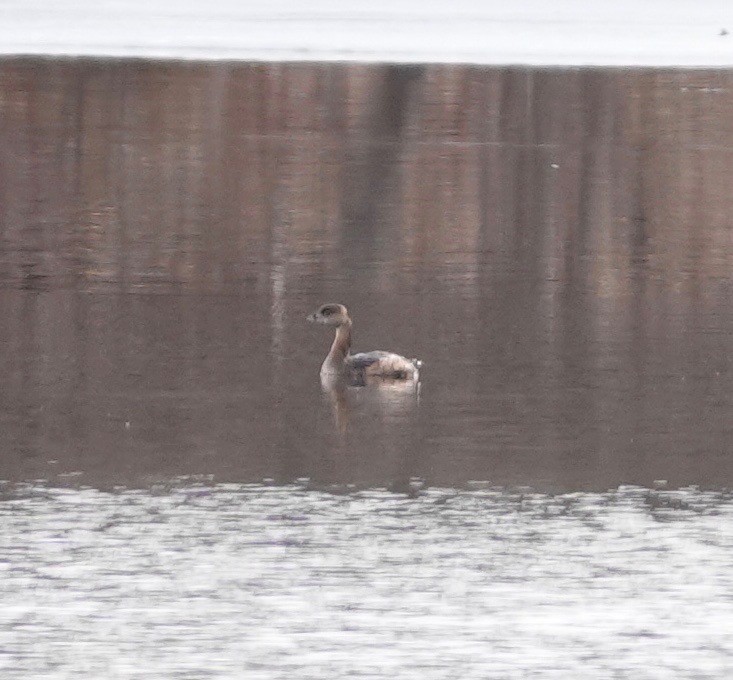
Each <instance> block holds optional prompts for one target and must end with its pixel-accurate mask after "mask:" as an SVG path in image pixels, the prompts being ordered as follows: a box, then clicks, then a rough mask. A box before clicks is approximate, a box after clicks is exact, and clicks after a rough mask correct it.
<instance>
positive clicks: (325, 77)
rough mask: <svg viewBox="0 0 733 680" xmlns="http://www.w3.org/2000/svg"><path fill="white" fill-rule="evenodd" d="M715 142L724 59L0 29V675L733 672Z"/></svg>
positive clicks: (727, 203)
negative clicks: (478, 63) (145, 47)
mask: <svg viewBox="0 0 733 680" xmlns="http://www.w3.org/2000/svg"><path fill="white" fill-rule="evenodd" d="M731 176H733V74H731V73H728V72H722V71H695V72H691V73H690V72H683V71H669V72H667V71H648V70H636V71H613V70H553V69H535V70H529V69H490V68H469V67H441V66H430V67H386V66H355V65H351V66H346V65H328V66H325V65H317V64H315V65H314V64H310V65H306V64H300V65H288V64H280V65H258V66H248V65H241V64H206V65H201V64H176V63H151V62H144V61H120V62H114V61H113V62H94V61H84V60H77V61H73V60H72V61H59V60H39V61H30V60H6V61H3V62H0V318H1V319H2V321H1V322H0V348H1V349H2V351H1V352H0V380H1V381H2V390H1V391H0V480H5V485H4V487H2V498H3V501H2V502H1V503H0V515H1V516H2V521H1V523H0V573H1V574H2V579H0V593H1V594H2V598H3V603H4V606H3V608H2V611H0V669H2V671H3V677H4V678H5V677H7V678H26V677H29V678H53V679H54V680H55V679H56V678H67V677H80V676H85V677H110V678H117V677H119V678H136V677H161V678H192V679H193V678H202V677H216V678H238V677H253V678H260V677H261V678H279V677H282V678H285V677H287V678H293V677H295V678H301V677H303V678H322V677H325V676H326V675H328V676H332V677H365V678H371V677H374V678H377V677H387V676H389V677H393V676H394V677H416V678H417V677H419V678H448V677H451V678H453V677H456V675H457V674H460V675H461V676H462V677H466V678H488V677H491V678H532V677H538V678H539V677H542V678H544V677H552V678H554V677H558V678H560V677H562V678H568V677H571V678H572V677H583V678H634V679H637V678H667V677H674V678H693V677H694V678H716V679H717V678H726V677H729V676H730V675H731V672H733V667H732V666H731V658H733V647H731V642H730V639H729V636H726V635H725V634H724V631H725V628H726V626H725V622H726V621H730V620H731V617H733V596H732V595H731V593H733V583H732V582H731V573H733V535H732V534H731V514H732V513H733V502H732V500H731V496H730V489H731V488H732V487H733V462H732V459H731V453H732V449H733V397H732V396H731V395H733V369H732V367H731V356H732V355H733V302H732V300H733V297H732V295H733V284H732V283H731V271H733V270H732V267H733V229H732V228H731V215H733V192H732V191H731V182H730V178H731ZM323 302H343V303H345V304H347V305H348V306H349V308H350V309H351V312H352V315H353V317H354V323H355V349H357V350H371V349H390V350H394V351H398V352H401V353H404V354H406V355H408V356H417V357H420V358H421V359H423V361H424V362H425V367H424V369H423V371H422V385H421V389H420V393H419V395H418V394H415V393H399V392H386V391H379V390H356V391H353V390H352V391H347V392H343V393H323V392H322V390H321V387H320V384H319V381H318V370H319V366H320V363H321V361H322V360H323V357H324V356H325V353H326V351H327V348H328V344H329V343H330V337H329V334H328V332H327V331H326V330H325V329H322V328H314V327H313V326H311V325H309V324H306V322H305V316H306V314H308V313H309V312H311V311H312V310H313V309H314V308H315V307H316V306H318V305H319V304H320V303H323Z"/></svg>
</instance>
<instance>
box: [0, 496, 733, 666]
mask: <svg viewBox="0 0 733 680" xmlns="http://www.w3.org/2000/svg"><path fill="white" fill-rule="evenodd" d="M0 517H1V519H2V522H1V523H0V526H2V530H0V547H2V550H3V555H4V556H6V559H7V558H8V557H9V558H10V563H4V564H3V566H2V570H3V577H2V580H0V594H1V595H2V599H3V608H2V610H1V611H0V644H1V645H2V648H3V650H4V654H3V656H2V657H0V668H2V670H3V677H4V678H7V679H8V680H16V679H19V678H31V677H32V678H72V677H74V678H76V677H95V678H96V677H105V678H150V677H156V678H238V677H247V678H268V679H270V678H292V677H298V678H313V679H314V680H316V679H319V678H323V677H328V676H338V677H364V678H385V677H396V676H398V677H405V678H425V677H428V678H451V677H456V674H458V673H460V675H461V677H465V678H476V679H483V678H497V679H499V678H501V679H504V678H517V679H519V678H527V677H537V678H568V677H571V678H575V677H583V678H618V677H623V678H626V677H629V678H632V677H633V678H639V679H646V678H649V679H651V678H667V677H674V678H716V679H718V678H726V677H730V672H731V670H733V662H732V661H731V659H733V641H731V637H730V635H729V623H730V617H731V614H732V613H733V601H732V600H731V592H733V588H732V586H733V577H731V574H732V573H733V572H732V571H731V554H732V552H731V548H733V531H732V530H731V527H732V526H733V523H732V520H733V503H732V502H731V498H730V496H729V495H728V496H723V495H719V494H715V493H701V492H695V491H691V490H687V491H679V492H650V491H645V490H640V489H632V488H626V489H620V490H618V491H614V492H609V493H604V494H568V495H564V496H557V497H549V496H543V495H539V494H531V493H524V494H523V493H518V492H506V491H500V490H491V489H483V490H474V491H464V492H455V491H451V490H428V491H426V492H425V493H424V494H422V495H421V496H419V497H418V498H405V497H404V496H398V495H396V494H392V493H389V492H386V491H370V492H358V493H355V494H346V495H335V494H328V493H323V492H318V491H315V490H308V489H306V488H304V487H299V486H289V487H261V486H237V485H221V486H217V487H208V486H205V485H190V484H187V485H180V486H173V487H172V488H171V486H170V485H169V486H167V487H164V488H158V489H153V490H152V492H147V491H146V492H140V491H125V490H118V491H116V492H114V493H108V494H105V493H101V492H99V491H93V490H84V491H69V490H59V489H55V490H54V489H45V490H42V489H38V488H30V489H24V490H22V491H19V492H17V493H16V495H15V496H14V497H11V498H8V497H7V496H6V497H5V499H4V502H3V503H2V504H0ZM3 663H5V666H4V667H3V665H2V664H3Z"/></svg>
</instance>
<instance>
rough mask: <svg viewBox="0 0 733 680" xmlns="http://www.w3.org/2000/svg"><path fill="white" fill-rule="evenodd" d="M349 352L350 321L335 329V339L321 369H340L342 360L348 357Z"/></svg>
mask: <svg viewBox="0 0 733 680" xmlns="http://www.w3.org/2000/svg"><path fill="white" fill-rule="evenodd" d="M350 350H351V320H349V321H347V322H346V323H345V324H342V325H341V326H339V327H338V328H337V329H336V337H335V338H334V339H333V344H332V345H331V351H330V352H329V353H328V356H327V357H326V361H325V362H324V363H323V368H324V369H326V368H332V369H337V368H340V367H341V365H342V364H343V363H344V359H346V357H347V356H349V351H350Z"/></svg>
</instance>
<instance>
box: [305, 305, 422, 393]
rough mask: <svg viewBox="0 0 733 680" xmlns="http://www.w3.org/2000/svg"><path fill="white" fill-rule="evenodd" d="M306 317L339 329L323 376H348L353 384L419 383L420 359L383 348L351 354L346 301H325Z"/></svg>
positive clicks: (331, 378)
mask: <svg viewBox="0 0 733 680" xmlns="http://www.w3.org/2000/svg"><path fill="white" fill-rule="evenodd" d="M307 319H308V321H310V322H312V323H320V324H323V325H325V326H331V327H333V328H335V329H336V337H335V338H334V340H333V344H332V345H331V350H330V351H329V353H328V356H326V360H325V361H324V362H323V365H322V366H321V380H325V381H335V380H345V381H346V382H347V383H348V384H350V385H353V386H364V385H367V384H375V383H379V382H411V383H417V381H418V377H419V368H420V366H421V365H422V362H421V361H419V360H417V359H406V358H405V357H403V356H400V355H399V354H395V353H394V352H384V351H381V350H376V351H373V352H362V353H360V354H351V327H352V322H351V317H350V316H349V311H348V310H347V309H346V307H345V306H344V305H340V304H333V303H331V304H326V305H322V306H321V307H319V308H318V309H317V310H316V311H315V312H313V314H310V315H309V316H308V317H307Z"/></svg>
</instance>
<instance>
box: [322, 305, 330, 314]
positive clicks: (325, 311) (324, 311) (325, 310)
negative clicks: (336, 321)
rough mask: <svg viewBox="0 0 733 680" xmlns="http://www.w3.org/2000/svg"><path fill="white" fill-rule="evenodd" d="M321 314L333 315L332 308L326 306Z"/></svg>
mask: <svg viewBox="0 0 733 680" xmlns="http://www.w3.org/2000/svg"><path fill="white" fill-rule="evenodd" d="M321 314H323V316H331V310H330V309H329V308H328V307H326V308H325V309H322V310H321Z"/></svg>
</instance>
